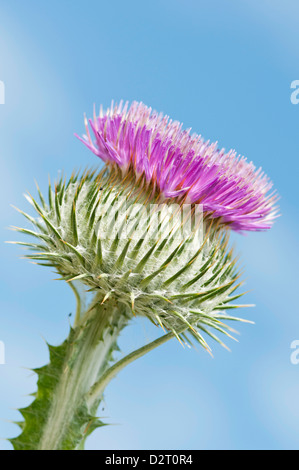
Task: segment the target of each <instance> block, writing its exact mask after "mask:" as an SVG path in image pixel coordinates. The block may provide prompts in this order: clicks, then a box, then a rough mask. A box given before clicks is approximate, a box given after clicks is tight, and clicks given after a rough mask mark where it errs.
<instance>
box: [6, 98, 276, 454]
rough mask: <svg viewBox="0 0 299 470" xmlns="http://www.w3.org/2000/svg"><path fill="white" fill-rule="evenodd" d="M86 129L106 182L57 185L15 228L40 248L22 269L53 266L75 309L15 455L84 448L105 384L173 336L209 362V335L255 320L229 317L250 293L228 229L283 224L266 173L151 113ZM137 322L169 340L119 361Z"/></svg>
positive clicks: (106, 119)
mask: <svg viewBox="0 0 299 470" xmlns="http://www.w3.org/2000/svg"><path fill="white" fill-rule="evenodd" d="M90 125H91V128H92V130H93V132H94V134H95V139H96V140H95V142H92V140H91V136H90V133H89V130H88V127H87V136H86V137H85V139H83V141H84V143H85V144H86V145H87V146H88V147H89V148H91V149H92V150H93V152H94V153H96V155H98V156H99V157H101V158H102V159H103V160H104V161H105V163H106V165H105V166H104V168H103V169H102V171H101V172H99V173H98V172H97V171H89V170H86V171H85V172H83V174H75V173H74V174H73V175H72V176H71V178H70V179H69V180H68V181H67V180H66V178H60V179H59V180H58V181H57V183H56V184H55V187H54V188H52V186H51V184H50V185H49V194H48V201H46V199H45V198H44V197H43V195H42V194H41V192H40V190H39V188H38V193H39V199H40V202H37V201H36V200H35V199H34V198H33V197H32V196H31V195H28V196H27V199H28V201H29V202H30V203H31V204H32V206H33V208H34V210H35V211H36V213H37V214H36V216H35V217H32V216H31V215H28V214H26V213H24V212H22V211H21V212H22V214H23V215H24V216H25V217H26V218H27V219H28V220H29V221H30V223H31V224H32V225H33V227H34V228H33V229H30V230H29V229H23V228H17V227H16V228H15V230H17V231H19V232H22V233H24V234H27V235H30V236H31V237H35V239H37V240H38V242H37V243H33V242H28V243H24V242H17V243H20V244H21V245H23V246H25V247H26V248H29V250H30V254H29V255H26V258H28V259H30V260H35V261H36V262H37V264H41V265H46V266H50V267H52V268H54V269H55V271H56V272H57V273H58V275H59V279H61V280H64V281H66V282H67V283H68V284H69V285H70V287H71V288H72V290H73V291H74V293H75V296H76V299H77V312H76V317H75V321H74V325H73V327H72V329H71V331H70V334H69V337H68V338H67V339H66V341H65V342H64V343H63V344H62V345H61V346H59V347H52V346H50V347H49V350H50V363H49V365H48V366H46V367H43V368H41V369H38V370H36V372H37V374H38V376H39V380H38V392H37V394H36V400H35V401H34V402H33V403H32V404H31V405H30V406H29V407H27V408H25V409H22V410H20V411H21V413H22V415H23V417H24V422H21V423H18V424H19V425H20V426H21V428H22V431H23V432H22V434H21V435H20V436H18V437H17V438H14V439H12V440H11V442H12V443H13V445H14V448H15V449H20V450H22V449H26V450H29V449H32V450H36V449H40V450H46V449H51V450H54V449H55V450H60V449H61V450H67V449H77V448H82V447H83V445H84V441H85V439H86V437H87V436H88V434H89V433H90V432H92V431H93V430H94V429H95V428H96V427H99V426H102V425H103V423H102V422H101V421H100V420H98V418H96V417H95V414H96V411H97V408H98V405H99V403H100V401H101V399H102V396H103V392H104V389H105V386H106V385H107V383H109V381H110V380H111V379H112V378H113V377H114V376H115V375H116V373H117V372H118V371H119V370H121V369H122V368H123V367H124V366H126V365H128V364H129V363H130V362H132V361H133V360H135V359H137V358H138V357H141V356H142V355H144V354H145V353H147V352H149V351H150V350H152V349H153V348H155V347H157V346H159V345H160V344H162V343H164V342H165V341H168V340H169V339H171V338H173V337H176V338H177V339H178V340H179V341H180V342H181V343H182V344H188V345H191V344H192V341H193V340H195V341H196V342H198V343H199V344H200V345H201V346H202V347H203V348H204V349H206V350H207V351H208V352H211V349H210V346H209V345H208V343H207V337H211V338H212V339H214V340H215V341H217V342H218V343H220V344H221V345H222V346H224V347H226V345H225V344H224V343H223V341H222V339H221V338H220V337H219V333H220V334H223V335H225V336H226V337H230V338H232V335H231V333H233V332H234V330H233V329H232V328H231V327H230V326H229V325H228V322H230V321H234V320H240V321H245V320H241V319H240V318H236V317H234V316H232V315H230V314H229V313H228V311H230V310H231V309H235V308H239V307H240V305H235V304H234V303H231V302H232V301H234V300H235V299H237V298H238V297H240V295H242V294H239V293H235V290H236V289H237V287H238V286H239V285H240V283H239V284H237V280H238V279H239V273H238V268H237V260H236V258H235V256H234V253H233V250H232V249H231V248H230V247H229V232H230V228H233V229H235V230H262V229H266V228H269V227H270V225H271V223H272V221H273V218H274V216H275V208H274V206H273V204H274V202H275V200H276V196H275V195H267V193H268V191H269V189H270V187H271V183H270V182H269V181H268V179H267V177H265V176H263V174H262V173H261V171H258V172H256V171H255V169H254V167H253V165H252V164H248V163H246V161H245V160H244V159H240V158H239V159H237V158H236V156H235V154H234V153H233V152H229V153H228V154H225V153H224V151H217V150H216V146H215V144H213V145H209V144H208V143H204V142H203V141H202V140H201V139H200V138H199V137H197V136H194V135H193V136H190V134H189V132H184V131H182V130H181V126H180V125H179V124H178V123H172V122H171V121H169V119H168V118H167V117H166V118H163V116H161V115H157V114H155V113H153V114H151V110H150V109H148V108H146V107H145V106H144V105H143V104H137V103H134V104H133V105H132V106H131V107H130V109H129V110H128V111H127V105H126V106H125V107H124V108H122V105H120V106H118V107H117V106H116V107H114V106H113V105H112V106H111V109H110V110H108V112H107V114H106V116H103V114H102V113H101V114H100V117H99V118H96V117H94V121H90ZM81 140H82V139H81ZM186 208H187V210H186ZM84 290H85V291H86V290H87V291H88V292H91V294H90V295H91V299H90V302H89V303H87V302H86V298H85V294H84ZM82 292H83V293H82ZM136 316H145V317H147V318H148V319H149V320H150V321H151V322H152V323H154V324H155V325H156V326H158V327H161V328H162V329H163V330H164V333H165V334H163V335H162V336H160V337H159V338H158V339H157V340H155V341H153V342H152V343H149V344H147V345H145V346H143V347H142V348H140V349H138V350H136V351H133V352H132V353H130V354H128V355H127V356H125V357H124V358H123V359H121V360H119V361H115V359H114V357H113V352H114V351H116V350H117V338H118V336H119V334H120V331H121V330H122V329H123V328H124V327H126V326H127V325H128V323H129V322H130V321H132V320H134V318H135V317H136Z"/></svg>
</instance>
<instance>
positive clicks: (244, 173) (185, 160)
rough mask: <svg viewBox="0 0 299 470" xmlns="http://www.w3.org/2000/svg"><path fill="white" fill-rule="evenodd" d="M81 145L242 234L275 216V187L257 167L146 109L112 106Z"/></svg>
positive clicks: (92, 122) (262, 227) (263, 226)
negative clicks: (200, 207)
mask: <svg viewBox="0 0 299 470" xmlns="http://www.w3.org/2000/svg"><path fill="white" fill-rule="evenodd" d="M89 124H90V127H91V129H92V132H93V134H94V140H92V138H91V135H90V131H89V128H88V123H87V121H86V122H85V125H86V133H87V134H86V135H85V136H84V138H83V139H82V138H81V137H79V139H80V140H82V142H83V143H84V144H85V145H86V146H87V147H88V148H89V149H91V150H92V151H93V152H94V153H95V155H97V156H98V157H100V158H101V159H102V160H103V161H104V162H105V163H107V164H110V165H117V166H118V167H119V168H120V169H121V171H122V175H123V176H125V175H126V174H128V173H133V174H134V176H135V178H136V180H139V179H140V178H143V181H144V185H145V186H148V185H153V187H154V188H155V189H157V190H158V191H160V192H161V194H162V195H163V196H164V197H165V198H180V199H182V198H184V200H185V201H186V202H190V203H200V204H202V205H203V210H204V212H206V213H209V214H210V216H211V217H213V218H220V219H221V221H222V222H223V223H224V224H227V225H230V227H231V228H232V229H234V230H237V231H243V230H265V229H269V228H270V227H271V225H272V222H273V219H274V218H275V215H276V212H277V211H276V208H275V207H274V204H275V202H276V200H277V197H276V195H275V193H273V192H272V193H269V191H270V190H271V188H272V183H271V181H270V180H269V178H268V177H267V176H266V175H265V174H264V173H263V172H262V170H261V168H259V169H258V170H256V168H255V166H254V165H253V163H248V162H247V161H246V159H245V158H244V157H240V156H237V154H236V152H235V151H234V150H230V151H229V152H225V150H224V149H221V150H219V149H218V148H217V142H216V143H210V142H209V141H207V142H205V141H204V140H203V139H202V137H201V136H198V135H196V134H192V135H191V134H190V130H191V129H189V130H185V131H184V130H182V125H181V124H180V123H179V122H177V121H172V120H171V119H169V117H168V116H163V115H162V114H158V113H156V112H155V111H154V112H152V109H151V108H148V107H147V106H145V105H144V104H143V103H138V102H134V103H133V104H132V105H131V106H130V107H128V103H126V104H125V106H124V107H123V104H122V102H121V103H120V104H119V105H115V106H114V104H113V102H112V104H111V107H110V108H109V109H108V110H107V112H106V114H105V115H104V114H103V110H102V108H101V111H100V115H99V117H97V116H96V115H95V114H94V118H93V120H92V119H90V120H89Z"/></svg>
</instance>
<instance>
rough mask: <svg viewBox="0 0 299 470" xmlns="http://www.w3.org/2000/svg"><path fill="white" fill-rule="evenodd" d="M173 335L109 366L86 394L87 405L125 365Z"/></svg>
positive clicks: (99, 394) (137, 350)
mask: <svg viewBox="0 0 299 470" xmlns="http://www.w3.org/2000/svg"><path fill="white" fill-rule="evenodd" d="M185 330H186V327H184V328H182V329H181V330H179V331H178V332H177V334H181V333H183V331H185ZM174 336H175V334H174V333H167V334H166V335H163V336H161V337H160V338H158V339H156V340H154V341H152V342H151V343H148V344H146V345H145V346H142V347H141V348H139V349H136V351H133V352H131V353H130V354H128V355H127V356H125V357H124V358H122V359H121V360H120V361H118V362H116V363H115V364H113V366H111V367H110V368H109V369H107V370H106V371H105V372H104V374H103V375H102V376H101V378H100V379H99V380H98V381H97V382H96V383H95V384H94V385H93V387H92V388H91V390H90V392H89V393H88V396H87V403H88V404H89V406H92V405H93V404H94V403H95V402H96V401H97V400H98V399H99V398H100V397H101V396H102V394H103V392H104V390H105V388H106V386H107V385H108V383H109V382H110V381H111V380H112V379H113V378H114V377H115V376H116V375H117V374H118V373H119V372H120V371H121V370H122V369H123V368H124V367H126V366H127V365H129V364H131V362H134V361H135V360H136V359H138V358H139V357H142V356H144V355H145V354H146V353H148V352H150V351H152V350H153V349H155V348H157V347H158V346H161V345H162V344H164V343H166V342H167V341H169V340H170V339H172V338H174Z"/></svg>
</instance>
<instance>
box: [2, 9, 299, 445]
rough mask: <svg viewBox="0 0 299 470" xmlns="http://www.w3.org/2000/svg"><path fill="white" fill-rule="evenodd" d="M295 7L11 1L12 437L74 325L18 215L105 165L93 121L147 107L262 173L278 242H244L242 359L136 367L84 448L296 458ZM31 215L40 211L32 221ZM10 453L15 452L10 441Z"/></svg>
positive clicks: (5, 309) (5, 423)
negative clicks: (272, 192) (69, 178)
mask: <svg viewBox="0 0 299 470" xmlns="http://www.w3.org/2000/svg"><path fill="white" fill-rule="evenodd" d="M298 16H299V3H298V1H297V0H293V1H292V0H285V1H284V2H281V1H280V0H263V1H260V0H259V1H257V0H248V1H247V0H241V1H240V0H235V1H232V0H226V1H225V2H224V1H223V0H218V1H217V0H209V1H201V0H197V1H195V0H194V1H191V0H184V1H182V0H181V1H178V0H159V1H157V0H152V1H151V2H140V1H130V0H128V1H126V2H124V1H113V0H111V1H110V2H103V1H92V0H89V1H88V0H87V1H86V0H85V1H83V0H63V1H62V0H59V1H58V0H52V1H51V2H41V1H39V0H35V1H34V0H26V2H24V1H23V0H11V1H10V2H5V1H3V0H0V80H2V81H3V82H4V83H5V98H6V102H5V105H0V159H1V185H0V193H1V194H0V211H1V212H0V213H1V224H0V251H1V272H0V341H3V342H4V343H5V348H6V364H5V365H0V418H1V420H0V437H2V438H5V437H13V436H16V435H17V434H18V432H19V431H18V428H17V426H16V425H14V424H13V423H11V422H10V420H12V421H13V420H18V419H20V415H19V413H18V412H17V411H16V408H18V407H23V406H26V405H27V404H29V403H30V398H29V397H27V396H26V395H27V394H29V393H31V392H33V391H34V390H35V384H36V378H35V376H34V374H32V373H30V371H28V369H27V368H32V367H38V366H42V365H44V364H45V363H46V362H47V360H48V354H47V349H46V346H45V341H44V339H46V340H47V341H48V342H50V343H52V344H59V342H61V341H62V340H63V339H64V338H65V337H66V335H67V332H68V328H69V326H68V325H69V319H68V314H69V313H70V312H74V307H75V304H74V300H73V297H72V293H71V291H70V290H69V288H68V287H67V286H65V285H63V284H62V283H58V282H54V281H53V280H52V279H53V277H55V276H54V275H53V273H51V272H50V271H48V270H47V269H43V268H41V267H36V266H34V265H32V264H29V263H28V262H26V261H24V260H22V259H20V257H19V256H20V255H22V252H21V250H20V248H18V247H15V246H11V245H5V244H4V241H5V240H9V239H21V238H22V237H20V236H18V235H16V234H14V233H12V232H9V231H8V230H7V227H8V226H9V225H22V224H23V223H24V222H23V220H22V218H21V216H20V215H19V214H18V213H17V212H15V211H14V210H13V209H12V208H11V206H10V204H14V205H15V206H18V207H20V208H22V209H28V204H27V202H26V200H25V199H24V197H23V193H24V192H25V191H26V190H29V191H30V192H32V193H34V194H35V186H34V179H36V180H37V181H38V182H39V185H40V187H41V188H42V189H43V190H46V187H47V180H48V174H50V175H51V177H52V179H54V178H55V177H56V175H57V173H58V171H62V170H64V171H66V173H67V174H70V173H71V171H72V170H73V169H74V168H80V167H81V168H83V167H85V166H86V165H95V164H98V163H99V162H98V161H97V160H96V157H95V156H94V155H93V154H91V152H89V151H88V150H87V149H86V148H84V146H83V145H82V144H81V143H80V142H79V141H78V140H76V139H75V137H74V135H73V134H74V132H78V133H82V132H83V131H84V127H83V113H84V112H86V113H87V114H89V115H90V114H91V113H92V108H93V104H94V103H96V105H97V106H98V105H100V104H101V103H103V104H104V106H108V105H109V104H110V101H111V99H114V100H120V99H121V98H123V99H125V100H129V101H132V100H141V101H143V102H144V103H145V104H147V105H150V106H152V107H153V108H155V109H157V110H159V111H163V112H164V113H166V114H168V115H170V116H171V117H172V118H174V119H177V120H179V121H182V122H183V123H184V127H185V128H188V127H192V129H193V130H194V131H195V132H198V133H200V134H202V135H203V136H204V137H205V138H207V139H211V140H218V141H219V145H220V146H221V147H225V148H227V149H229V148H235V149H236V150H237V151H238V152H239V153H241V154H244V155H245V156H247V158H248V160H250V161H251V160H253V161H254V162H255V164H256V166H258V167H259V166H262V167H263V168H264V170H265V171H266V172H267V173H268V174H269V175H270V176H271V178H272V180H273V182H274V185H275V188H276V189H277V191H278V192H279V194H280V196H281V200H280V207H281V212H282V217H281V218H279V219H278V220H277V223H276V224H275V226H274V227H273V229H272V230H271V231H270V232H268V233H256V234H250V235H248V236H241V235H236V236H234V237H233V238H234V240H235V241H236V244H237V251H238V252H240V253H241V259H242V265H243V266H244V268H245V276H244V278H245V279H246V284H245V289H246V290H249V291H250V292H249V293H248V294H247V295H246V296H245V298H243V299H244V301H246V303H253V304H256V307H255V308H254V309H250V310H249V309H247V310H245V309H244V310H243V311H242V312H240V314H242V316H244V317H246V318H249V319H251V320H253V321H255V322H256V325H255V326H251V325H241V326H239V328H238V329H239V331H240V333H241V336H240V343H233V342H231V343H230V344H229V346H230V347H231V349H232V352H231V353H229V352H226V351H225V350H224V349H222V348H221V347H218V345H213V349H214V356H215V358H214V359H211V358H210V356H209V355H208V354H207V353H205V352H204V351H201V350H198V351H195V350H186V349H183V348H182V347H181V346H180V345H179V344H178V342H176V341H172V342H169V343H168V344H166V345H164V346H162V347H160V348H159V349H157V350H156V351H154V352H151V353H150V354H149V355H147V356H146V357H144V358H142V359H139V360H138V361H136V362H135V363H134V364H132V365H130V366H129V367H128V368H127V369H125V370H124V371H122V373H121V374H120V375H119V376H118V378H116V379H115V380H114V381H113V382H111V384H110V385H109V386H108V388H107V390H106V400H105V404H104V410H102V408H101V410H100V412H99V414H100V415H101V416H103V417H105V418H106V422H109V423H112V424H113V425H111V426H107V427H105V428H103V429H99V430H97V431H96V432H95V433H94V434H93V435H92V436H91V437H90V438H89V439H88V441H87V448H88V449H99V450H100V449H298V448H299V364H298V365H297V366H296V365H292V364H291V361H290V355H291V352H292V350H291V349H290V345H291V343H292V342H293V341H294V340H299V312H298V274H297V273H298V261H299V260H298V236H297V234H298V228H299V227H298V207H297V199H296V198H297V194H298V153H299V105H297V106H296V105H293V104H292V103H291V101H290V95H291V88H290V85H291V82H292V81H293V80H298V79H299V48H298V44H299V29H298ZM29 211H30V209H29ZM155 334H156V332H155V330H154V329H153V328H152V327H151V326H150V324H149V322H141V321H138V322H136V323H135V324H133V325H132V326H131V327H130V328H128V329H127V331H126V332H125V333H124V335H123V337H122V339H121V346H122V349H123V351H124V352H128V351H130V350H132V349H134V348H136V347H138V346H139V345H142V344H143V343H144V342H146V341H148V340H150V339H153V338H154V335H155ZM0 449H11V446H10V444H9V443H8V442H6V441H5V440H3V441H0Z"/></svg>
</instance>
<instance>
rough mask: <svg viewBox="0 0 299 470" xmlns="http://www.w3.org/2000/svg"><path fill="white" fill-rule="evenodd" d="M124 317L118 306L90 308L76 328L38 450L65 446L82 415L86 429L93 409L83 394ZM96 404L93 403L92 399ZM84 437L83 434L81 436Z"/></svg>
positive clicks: (106, 356) (100, 367)
mask: <svg viewBox="0 0 299 470" xmlns="http://www.w3.org/2000/svg"><path fill="white" fill-rule="evenodd" d="M125 323H126V317H125V316H124V314H123V312H120V310H119V308H117V307H114V308H113V309H112V311H111V310H110V309H109V311H108V309H107V308H106V306H105V307H104V306H97V307H95V308H94V309H93V317H92V318H90V319H89V321H88V322H87V323H85V324H84V326H81V327H78V328H77V329H76V330H75V334H74V337H73V338H72V339H71V341H70V342H69V346H68V348H67V351H66V356H65V360H64V365H63V369H62V373H61V377H60V379H59V381H58V384H57V386H56V389H55V391H54V394H53V397H52V403H51V407H50V409H49V411H48V415H47V419H46V422H45V424H44V427H43V430H41V437H40V442H39V444H38V450H59V449H65V448H66V447H68V446H69V442H70V441H72V434H73V432H74V428H75V427H76V426H77V424H78V420H79V421H80V419H79V418H80V417H81V416H82V414H83V415H84V413H85V415H86V419H85V422H84V420H83V423H81V421H80V423H81V426H82V424H83V425H84V427H85V428H87V426H88V425H89V417H90V416H91V413H92V412H93V411H94V410H93V409H92V407H89V406H88V405H87V404H86V402H85V400H84V397H85V395H86V394H87V393H88V391H89V390H90V388H91V387H92V385H93V384H94V383H95V382H96V381H97V379H98V377H99V376H100V375H101V373H102V372H103V370H104V369H105V368H106V367H107V363H109V359H110V356H111V352H112V351H113V349H115V348H116V340H117V337H118V335H119V332H120V330H121V329H122V328H123V326H124V325H125ZM94 404H95V402H94ZM77 431H80V430H77ZM82 437H83V436H82Z"/></svg>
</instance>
